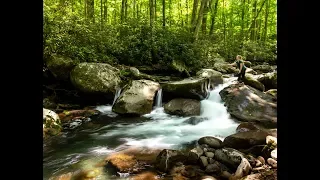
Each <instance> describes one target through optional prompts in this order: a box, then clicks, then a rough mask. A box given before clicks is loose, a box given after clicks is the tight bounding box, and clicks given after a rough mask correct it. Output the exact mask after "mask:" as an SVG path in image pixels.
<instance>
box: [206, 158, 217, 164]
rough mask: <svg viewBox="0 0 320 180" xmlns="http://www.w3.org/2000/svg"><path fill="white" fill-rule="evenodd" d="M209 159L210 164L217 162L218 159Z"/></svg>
mask: <svg viewBox="0 0 320 180" xmlns="http://www.w3.org/2000/svg"><path fill="white" fill-rule="evenodd" d="M208 159H209V160H208V163H209V164H213V163H215V162H216V160H214V159H213V158H208Z"/></svg>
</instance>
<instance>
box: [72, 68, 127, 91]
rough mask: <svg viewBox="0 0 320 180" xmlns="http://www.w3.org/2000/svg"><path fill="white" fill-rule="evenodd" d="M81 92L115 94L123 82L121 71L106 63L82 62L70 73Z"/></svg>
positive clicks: (73, 82)
mask: <svg viewBox="0 0 320 180" xmlns="http://www.w3.org/2000/svg"><path fill="white" fill-rule="evenodd" d="M70 75H71V76H70V79H71V82H72V84H73V85H74V86H75V87H76V88H77V89H78V90H80V91H81V92H84V93H93V94H104V95H110V96H113V95H114V94H115V92H116V89H117V87H119V84H120V82H121V79H120V77H119V75H120V71H119V70H118V69H117V68H114V67H112V66H111V65H109V64H106V63H80V64H78V65H77V66H76V67H75V68H74V69H73V70H72V71H71V74H70Z"/></svg>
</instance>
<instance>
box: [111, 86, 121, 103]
mask: <svg viewBox="0 0 320 180" xmlns="http://www.w3.org/2000/svg"><path fill="white" fill-rule="evenodd" d="M120 94H121V88H118V89H117V91H116V94H115V95H114V99H113V103H112V106H113V105H114V103H115V102H116V100H117V99H118V97H119V96H120Z"/></svg>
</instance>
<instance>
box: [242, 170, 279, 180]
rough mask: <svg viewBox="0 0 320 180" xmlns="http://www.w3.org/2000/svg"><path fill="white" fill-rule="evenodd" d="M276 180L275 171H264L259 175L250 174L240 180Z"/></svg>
mask: <svg viewBox="0 0 320 180" xmlns="http://www.w3.org/2000/svg"><path fill="white" fill-rule="evenodd" d="M262 179H263V180H264V179H265V180H277V179H278V178H277V171H276V170H265V171H263V172H260V173H256V174H250V175H248V176H245V177H244V178H242V179H241V180H262Z"/></svg>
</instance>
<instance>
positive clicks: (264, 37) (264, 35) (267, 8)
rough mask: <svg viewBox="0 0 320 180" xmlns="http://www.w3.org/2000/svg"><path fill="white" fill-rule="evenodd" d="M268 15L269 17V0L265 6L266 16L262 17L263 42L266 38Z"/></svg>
mask: <svg viewBox="0 0 320 180" xmlns="http://www.w3.org/2000/svg"><path fill="white" fill-rule="evenodd" d="M268 15H269V0H267V4H266V14H265V16H264V32H263V41H266V40H267V36H268Z"/></svg>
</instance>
